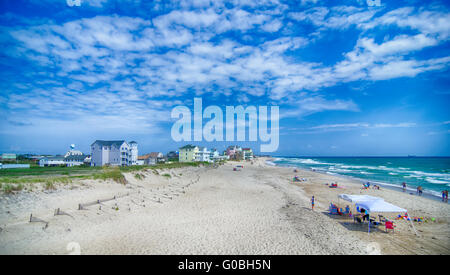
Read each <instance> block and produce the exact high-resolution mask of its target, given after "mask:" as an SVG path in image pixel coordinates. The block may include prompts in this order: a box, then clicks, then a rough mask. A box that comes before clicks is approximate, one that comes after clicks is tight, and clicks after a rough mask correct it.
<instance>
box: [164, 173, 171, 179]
mask: <svg viewBox="0 0 450 275" xmlns="http://www.w3.org/2000/svg"><path fill="white" fill-rule="evenodd" d="M163 176H164V177H166V178H169V179H170V178H171V177H172V176H171V175H169V174H167V173H166V174H163Z"/></svg>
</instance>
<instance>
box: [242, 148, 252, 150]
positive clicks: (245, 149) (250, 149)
mask: <svg viewBox="0 0 450 275" xmlns="http://www.w3.org/2000/svg"><path fill="white" fill-rule="evenodd" d="M242 150H244V151H251V150H252V148H242Z"/></svg>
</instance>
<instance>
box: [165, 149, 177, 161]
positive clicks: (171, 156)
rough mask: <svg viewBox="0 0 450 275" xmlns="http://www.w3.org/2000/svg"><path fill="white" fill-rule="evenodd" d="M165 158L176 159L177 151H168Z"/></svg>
mask: <svg viewBox="0 0 450 275" xmlns="http://www.w3.org/2000/svg"><path fill="white" fill-rule="evenodd" d="M166 159H167V160H168V161H172V160H178V152H175V151H170V152H169V153H167V155H166Z"/></svg>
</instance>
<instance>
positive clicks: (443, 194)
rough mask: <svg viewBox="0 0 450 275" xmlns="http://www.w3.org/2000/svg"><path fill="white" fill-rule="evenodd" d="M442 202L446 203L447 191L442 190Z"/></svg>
mask: <svg viewBox="0 0 450 275" xmlns="http://www.w3.org/2000/svg"><path fill="white" fill-rule="evenodd" d="M441 193H442V202H445V190H442V192H441Z"/></svg>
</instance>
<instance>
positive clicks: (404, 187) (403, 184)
mask: <svg viewBox="0 0 450 275" xmlns="http://www.w3.org/2000/svg"><path fill="white" fill-rule="evenodd" d="M402 186H403V192H405V191H406V182H403V183H402Z"/></svg>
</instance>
